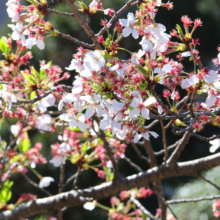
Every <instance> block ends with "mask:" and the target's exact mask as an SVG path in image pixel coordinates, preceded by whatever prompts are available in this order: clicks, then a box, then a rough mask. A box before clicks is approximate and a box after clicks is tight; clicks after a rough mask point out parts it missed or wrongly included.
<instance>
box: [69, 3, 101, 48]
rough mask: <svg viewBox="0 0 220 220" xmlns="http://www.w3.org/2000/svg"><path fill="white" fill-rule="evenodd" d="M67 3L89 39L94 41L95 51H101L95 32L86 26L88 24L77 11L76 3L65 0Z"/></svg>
mask: <svg viewBox="0 0 220 220" xmlns="http://www.w3.org/2000/svg"><path fill="white" fill-rule="evenodd" d="M65 1H66V2H67V4H68V5H69V7H70V8H71V10H72V12H73V14H74V17H75V18H76V20H77V21H78V22H79V24H80V25H81V27H82V28H83V29H84V30H85V32H86V34H87V35H88V37H89V38H91V39H92V41H93V43H94V44H95V45H94V47H95V49H99V50H100V49H101V46H100V44H99V42H98V41H97V39H96V36H95V34H94V32H93V31H92V30H91V28H90V27H89V26H88V25H87V24H86V22H85V21H84V20H83V19H82V17H81V16H80V14H79V13H78V10H77V9H76V7H75V5H74V2H75V1H71V0H65Z"/></svg>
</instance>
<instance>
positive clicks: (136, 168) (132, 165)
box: [123, 156, 142, 172]
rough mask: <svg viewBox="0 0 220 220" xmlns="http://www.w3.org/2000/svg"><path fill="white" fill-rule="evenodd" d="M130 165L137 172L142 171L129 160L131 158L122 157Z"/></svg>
mask: <svg viewBox="0 0 220 220" xmlns="http://www.w3.org/2000/svg"><path fill="white" fill-rule="evenodd" d="M123 159H124V160H125V161H126V162H127V163H128V164H129V165H130V166H131V167H133V168H134V169H135V170H137V171H138V172H142V169H141V168H140V167H139V166H138V165H137V164H135V163H133V162H132V161H131V159H129V158H128V157H126V156H124V158H123Z"/></svg>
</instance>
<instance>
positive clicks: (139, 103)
mask: <svg viewBox="0 0 220 220" xmlns="http://www.w3.org/2000/svg"><path fill="white" fill-rule="evenodd" d="M133 94H135V95H134V96H135V97H134V98H133V100H132V102H131V104H130V106H131V107H133V108H134V109H132V110H131V111H130V112H129V116H130V117H131V118H137V117H138V116H139V115H140V114H141V115H142V116H143V117H144V118H146V119H148V120H150V111H149V109H148V108H146V107H147V106H149V105H151V104H153V103H155V102H156V99H155V98H154V97H150V98H148V99H147V100H146V101H145V102H143V100H142V98H141V95H140V93H136V92H135V93H134V92H133Z"/></svg>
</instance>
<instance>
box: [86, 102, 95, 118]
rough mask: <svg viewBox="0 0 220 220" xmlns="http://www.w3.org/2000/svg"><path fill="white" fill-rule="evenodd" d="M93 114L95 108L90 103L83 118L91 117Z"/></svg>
mask: <svg viewBox="0 0 220 220" xmlns="http://www.w3.org/2000/svg"><path fill="white" fill-rule="evenodd" d="M94 114H95V109H94V107H93V106H92V105H90V106H89V107H88V108H87V109H86V113H85V118H91V117H92V116H93V115H94Z"/></svg>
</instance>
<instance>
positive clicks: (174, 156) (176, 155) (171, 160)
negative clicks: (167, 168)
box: [167, 131, 191, 164]
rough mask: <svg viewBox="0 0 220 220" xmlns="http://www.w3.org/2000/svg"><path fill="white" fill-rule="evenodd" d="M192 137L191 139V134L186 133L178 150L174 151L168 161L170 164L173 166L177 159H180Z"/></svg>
mask: <svg viewBox="0 0 220 220" xmlns="http://www.w3.org/2000/svg"><path fill="white" fill-rule="evenodd" d="M190 137H191V132H190V131H186V132H185V134H184V135H183V137H182V138H181V140H180V141H179V143H178V145H177V147H176V149H175V150H174V152H173V153H172V154H171V156H170V158H169V159H168V161H167V163H168V164H173V163H175V162H176V161H177V159H178V158H179V156H180V154H181V153H182V151H183V149H184V147H185V146H186V144H187V143H188V141H189V139H190Z"/></svg>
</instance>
